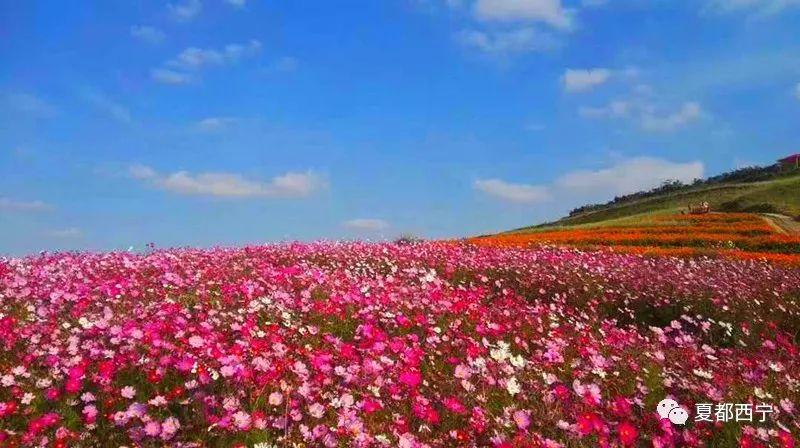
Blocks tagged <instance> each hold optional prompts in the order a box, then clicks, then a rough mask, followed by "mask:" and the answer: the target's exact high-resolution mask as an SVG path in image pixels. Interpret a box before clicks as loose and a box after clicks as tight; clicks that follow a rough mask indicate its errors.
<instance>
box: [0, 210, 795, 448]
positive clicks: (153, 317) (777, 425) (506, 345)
mask: <svg viewBox="0 0 800 448" xmlns="http://www.w3.org/2000/svg"><path fill="white" fill-rule="evenodd" d="M704 225H707V229H708V233H709V234H710V233H714V232H715V227H714V224H713V223H711V222H708V223H706V224H704ZM743 226H744V225H743ZM743 231H747V232H755V234H758V233H757V232H759V231H760V230H759V229H756V228H748V229H747V230H743ZM643 234H644V232H643ZM654 235H657V234H654ZM656 237H657V236H654V238H656ZM798 334H800V269H797V268H793V267H790V266H786V265H781V264H773V263H767V262H763V261H757V260H733V259H712V258H707V257H701V258H696V259H681V258H672V257H643V256H641V255H638V254H620V253H611V252H608V251H588V252H587V251H581V250H578V249H566V248H564V249H556V248H547V247H541V248H536V249H521V248H515V247H490V246H476V245H471V244H460V243H448V242H432V243H420V244H410V245H399V244H388V243H387V244H361V243H349V244H338V243H317V244H306V245H304V244H286V245H267V246H254V247H246V248H241V249H214V250H188V249H186V250H159V251H154V252H151V253H148V254H130V253H104V254H103V253H101V254H69V253H64V254H44V255H40V256H32V257H28V258H22V259H6V260H4V261H0V346H2V351H0V446H9V447H12V446H63V447H66V446H70V447H72V446H76V447H81V446H87V447H88V446H114V447H117V446H129V447H132V446H141V447H160V446H176V447H200V446H214V447H234V446H247V447H259V448H264V447H272V446H280V447H283V446H292V447H295V446H296V447H300V446H306V447H316V446H325V447H346V446H363V447H368V446H369V447H373V446H374V447H384V446H385V447H394V446H400V447H425V446H430V447H451V446H495V447H590V446H607V447H619V446H656V447H687V446H688V447H694V446H719V447H728V446H745V447H757V446H783V447H793V446H794V443H795V442H794V441H795V440H796V439H797V438H798V436H799V435H800V409H798V406H800V353H798V348H799V347H798V338H799V336H798ZM665 397H671V398H673V399H675V400H676V401H677V402H679V403H681V404H683V405H684V406H686V407H687V409H691V410H694V406H695V404H697V403H722V402H728V403H750V404H763V403H766V404H768V405H769V406H770V410H771V412H770V414H769V415H768V417H767V418H766V420H765V421H764V422H760V421H758V420H757V419H756V420H754V421H753V422H750V423H742V422H725V423H722V422H714V423H706V422H696V421H694V420H693V419H690V421H689V422H688V423H687V424H686V426H674V425H672V424H671V423H670V422H669V421H668V420H659V417H658V414H657V413H656V405H657V404H658V403H659V402H660V401H661V400H662V399H664V398H665Z"/></svg>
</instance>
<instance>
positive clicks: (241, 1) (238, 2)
mask: <svg viewBox="0 0 800 448" xmlns="http://www.w3.org/2000/svg"><path fill="white" fill-rule="evenodd" d="M225 3H227V4H229V5H231V6H233V7H234V8H244V7H245V5H247V0H225Z"/></svg>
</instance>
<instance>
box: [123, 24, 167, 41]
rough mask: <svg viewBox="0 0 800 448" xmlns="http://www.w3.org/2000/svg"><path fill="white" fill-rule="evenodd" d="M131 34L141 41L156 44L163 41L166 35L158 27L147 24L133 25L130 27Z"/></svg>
mask: <svg viewBox="0 0 800 448" xmlns="http://www.w3.org/2000/svg"><path fill="white" fill-rule="evenodd" d="M131 36H133V37H135V38H136V39H139V40H141V41H144V42H147V43H150V44H157V43H161V42H163V41H164V38H165V37H166V35H165V34H164V32H163V31H161V30H159V29H158V28H154V27H152V26H147V25H134V26H132V27H131Z"/></svg>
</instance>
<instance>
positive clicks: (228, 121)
mask: <svg viewBox="0 0 800 448" xmlns="http://www.w3.org/2000/svg"><path fill="white" fill-rule="evenodd" d="M236 121H237V119H236V118H234V117H208V118H204V119H202V120H200V121H198V122H197V123H195V125H194V128H195V129H196V130H198V131H201V132H217V131H221V130H223V129H225V128H227V127H228V126H230V125H232V124H234V123H236Z"/></svg>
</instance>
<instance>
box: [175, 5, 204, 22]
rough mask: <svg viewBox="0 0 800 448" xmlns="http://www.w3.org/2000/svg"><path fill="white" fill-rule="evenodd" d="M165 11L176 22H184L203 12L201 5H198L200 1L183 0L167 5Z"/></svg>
mask: <svg viewBox="0 0 800 448" xmlns="http://www.w3.org/2000/svg"><path fill="white" fill-rule="evenodd" d="M167 9H168V10H169V13H170V14H171V15H172V17H174V18H175V19H176V20H179V21H181V22H186V21H189V20H192V19H194V18H195V17H197V16H198V15H199V14H200V11H202V10H203V4H202V3H200V0H183V1H180V2H176V3H169V4H167Z"/></svg>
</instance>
